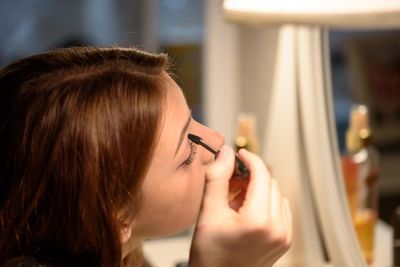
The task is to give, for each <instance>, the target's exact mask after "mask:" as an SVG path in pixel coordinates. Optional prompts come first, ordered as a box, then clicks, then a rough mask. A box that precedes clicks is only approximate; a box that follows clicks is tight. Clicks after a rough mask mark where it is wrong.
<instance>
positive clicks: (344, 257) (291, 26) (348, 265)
mask: <svg viewBox="0 0 400 267" xmlns="http://www.w3.org/2000/svg"><path fill="white" fill-rule="evenodd" d="M223 8H224V14H225V17H226V19H227V20H228V21H230V22H235V23H242V24H257V25H273V24H275V25H276V24H279V25H282V26H281V27H280V29H279V36H278V39H277V44H276V63H275V67H274V69H272V70H271V71H272V72H273V85H272V88H271V89H270V90H271V93H270V98H271V99H269V100H268V103H269V105H266V108H265V112H266V113H268V117H269V119H268V121H267V126H266V129H267V130H266V132H265V138H264V141H265V142H264V143H265V146H264V149H263V151H264V153H263V155H262V156H263V158H264V159H265V160H266V162H268V164H269V165H270V166H271V168H272V170H273V172H274V173H273V174H274V176H275V177H276V178H277V179H279V182H280V185H281V188H282V191H283V193H284V194H285V195H287V196H288V198H289V200H290V202H291V204H292V207H293V213H294V233H295V238H294V243H293V247H292V248H291V250H290V251H289V253H288V254H287V256H285V257H284V258H283V259H282V260H281V261H280V262H278V265H277V266H296V267H297V266H307V267H309V266H325V265H327V264H330V265H329V266H335V267H353V266H366V263H365V261H364V259H363V257H362V254H361V250H360V248H359V245H358V242H357V238H356V235H355V233H354V230H353V226H352V222H351V219H350V216H349V212H348V207H347V202H346V195H345V193H344V189H343V188H344V186H343V183H342V174H341V169H340V166H339V160H338V159H339V151H338V145H337V140H336V134H335V131H334V129H335V126H334V119H333V108H332V90H331V78H330V64H329V47H328V34H327V30H326V27H340V28H388V27H398V26H400V1H398V0H376V1H375V0H364V1H361V0H352V1H350V0H348V1H345V0H336V1H328V0H324V1H323V0H320V1H318V0H314V1H313V0H308V1H307V0H303V1H301V0H298V1H296V0H283V1H262V0H225V1H224V4H223ZM266 71H268V70H266Z"/></svg>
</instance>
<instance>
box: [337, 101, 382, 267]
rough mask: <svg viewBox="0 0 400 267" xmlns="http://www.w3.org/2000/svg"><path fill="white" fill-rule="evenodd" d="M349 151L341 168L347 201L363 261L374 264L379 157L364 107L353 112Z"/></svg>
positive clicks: (349, 130) (354, 109)
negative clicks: (372, 140) (373, 144)
mask: <svg viewBox="0 0 400 267" xmlns="http://www.w3.org/2000/svg"><path fill="white" fill-rule="evenodd" d="M346 149H347V153H346V154H345V155H343V157H342V167H343V177H344V183H345V186H346V193H347V200H348V204H349V209H350V213H351V217H352V220H353V224H354V227H355V230H356V233H357V237H358V240H359V243H360V246H361V249H362V252H363V255H364V258H365V260H366V261H367V262H368V263H371V262H372V261H373V259H374V246H373V245H374V235H375V224H376V220H377V218H378V187H377V182H378V174H379V154H378V152H377V150H376V149H375V148H374V147H373V146H372V144H371V130H370V127H369V122H368V108H367V107H366V106H364V105H355V106H354V107H353V108H352V110H351V115H350V124H349V128H348V130H347V132H346Z"/></svg>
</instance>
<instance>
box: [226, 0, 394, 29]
mask: <svg viewBox="0 0 400 267" xmlns="http://www.w3.org/2000/svg"><path fill="white" fill-rule="evenodd" d="M224 11H225V15H226V17H227V19H229V20H233V21H238V22H245V23H312V24H321V25H330V26H365V27H369V26H371V25H373V26H374V27H379V26H385V27H388V26H389V27H394V26H399V25H400V0H280V1H272V0H225V1H224Z"/></svg>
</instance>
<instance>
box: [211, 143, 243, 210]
mask: <svg viewBox="0 0 400 267" xmlns="http://www.w3.org/2000/svg"><path fill="white" fill-rule="evenodd" d="M234 162H235V154H234V152H233V149H232V148H230V147H227V146H224V147H222V148H221V149H220V150H219V152H218V154H217V157H216V160H215V161H214V162H213V163H212V164H211V165H210V167H209V168H208V170H207V172H206V183H205V191H204V199H203V206H204V207H210V206H211V207H220V206H227V207H228V206H229V204H228V194H229V180H230V179H231V177H232V174H233V168H234Z"/></svg>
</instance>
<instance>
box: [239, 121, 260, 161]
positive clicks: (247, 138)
mask: <svg viewBox="0 0 400 267" xmlns="http://www.w3.org/2000/svg"><path fill="white" fill-rule="evenodd" d="M237 125H238V129H237V135H236V139H235V147H236V151H238V150H239V149H240V148H245V149H247V150H249V151H251V152H253V153H256V154H258V153H259V152H260V151H259V146H260V145H259V140H258V137H257V119H256V116H255V115H254V114H252V113H240V114H239V115H238V124H237Z"/></svg>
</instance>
